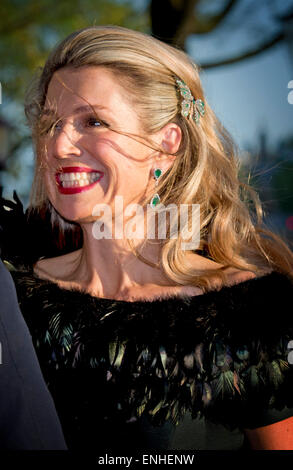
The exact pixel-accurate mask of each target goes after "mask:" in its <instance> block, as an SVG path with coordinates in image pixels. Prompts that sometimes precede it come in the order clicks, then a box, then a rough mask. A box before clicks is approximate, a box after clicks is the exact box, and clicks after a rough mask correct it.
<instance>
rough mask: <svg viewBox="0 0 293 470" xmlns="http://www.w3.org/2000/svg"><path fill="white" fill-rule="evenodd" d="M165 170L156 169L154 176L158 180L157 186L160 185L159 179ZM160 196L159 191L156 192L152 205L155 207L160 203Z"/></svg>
mask: <svg viewBox="0 0 293 470" xmlns="http://www.w3.org/2000/svg"><path fill="white" fill-rule="evenodd" d="M162 173H163V171H162V170H161V168H155V169H154V178H155V180H156V186H158V180H159V178H160V177H161V176H162ZM160 200H161V199H160V196H159V195H158V193H156V194H154V195H153V197H152V200H151V207H152V208H153V209H154V208H155V207H156V206H157V205H158V204H159V203H160Z"/></svg>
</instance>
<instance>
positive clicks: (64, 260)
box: [33, 250, 80, 280]
mask: <svg viewBox="0 0 293 470" xmlns="http://www.w3.org/2000/svg"><path fill="white" fill-rule="evenodd" d="M79 251H80V250H77V251H74V252H72V253H67V254H65V255H61V256H56V257H54V258H43V259H40V260H38V261H37V262H36V263H35V264H34V266H33V271H34V273H35V274H36V275H37V276H38V277H40V278H41V279H48V280H56V279H62V278H66V276H67V275H68V273H69V271H70V268H71V269H72V264H73V263H74V262H75V260H76V259H77V257H78V254H79Z"/></svg>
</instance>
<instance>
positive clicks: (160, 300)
mask: <svg viewBox="0 0 293 470" xmlns="http://www.w3.org/2000/svg"><path fill="white" fill-rule="evenodd" d="M15 272H16V271H14V273H15ZM17 272H19V271H17ZM22 274H25V273H24V272H22ZM27 274H28V275H29V276H30V277H31V278H32V279H34V280H35V281H36V282H38V283H39V284H42V285H44V286H48V285H50V286H51V287H52V288H54V289H56V290H57V291H58V292H60V293H63V294H64V295H66V293H68V294H69V293H72V294H73V295H82V296H85V297H87V298H88V299H91V301H95V302H99V303H102V304H103V305H107V304H108V305H109V304H116V305H121V306H126V305H132V306H134V307H135V306H142V305H146V306H147V305H157V304H160V305H163V304H165V303H168V302H174V301H177V302H179V303H180V302H188V303H190V302H198V301H200V300H204V299H208V298H210V296H214V295H215V294H216V295H221V294H226V293H227V292H234V291H239V289H243V288H247V287H248V286H250V285H254V283H258V282H259V281H264V280H266V279H271V278H274V277H276V278H279V277H280V276H282V277H283V276H284V274H282V273H279V272H278V271H275V270H272V271H270V272H269V273H265V274H262V275H261V276H256V277H253V278H249V279H246V280H244V281H241V282H235V283H232V284H230V285H224V286H222V287H221V288H220V289H216V288H215V289H211V290H209V291H207V292H205V293H204V294H198V295H192V296H190V295H184V294H183V295H182V294H181V295H174V294H170V295H168V296H165V297H155V298H154V299H137V300H133V301H130V300H122V299H121V300H120V299H112V298H108V297H98V296H94V295H91V294H90V293H89V292H86V291H85V290H83V289H74V288H71V289H67V288H66V287H62V286H60V285H59V284H58V283H57V282H54V281H52V280H50V279H43V278H41V277H38V276H37V275H36V274H35V273H34V271H33V267H30V269H29V270H28V271H27Z"/></svg>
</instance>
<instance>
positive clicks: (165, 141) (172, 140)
mask: <svg viewBox="0 0 293 470" xmlns="http://www.w3.org/2000/svg"><path fill="white" fill-rule="evenodd" d="M181 139H182V131H181V129H180V127H179V126H178V125H177V124H175V123H174V122H171V123H169V124H166V126H164V127H163V128H162V129H161V130H160V131H159V132H158V135H157V142H158V143H159V145H160V146H161V147H162V149H163V150H162V152H160V154H159V158H158V159H157V164H158V166H159V167H160V168H162V169H163V170H164V172H165V171H167V170H168V168H169V167H170V166H171V165H172V164H173V162H174V160H175V158H176V155H174V154H175V153H176V152H177V151H178V149H179V147H180V143H181Z"/></svg>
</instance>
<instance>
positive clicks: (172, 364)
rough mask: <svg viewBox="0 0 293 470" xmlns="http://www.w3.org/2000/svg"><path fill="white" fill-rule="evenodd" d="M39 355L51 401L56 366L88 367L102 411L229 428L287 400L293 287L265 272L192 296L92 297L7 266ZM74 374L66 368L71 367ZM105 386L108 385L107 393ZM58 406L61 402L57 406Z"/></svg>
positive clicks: (291, 387)
mask: <svg viewBox="0 0 293 470" xmlns="http://www.w3.org/2000/svg"><path fill="white" fill-rule="evenodd" d="M12 275H13V277H14V280H15V283H16V287H17V293H18V297H19V301H20V306H21V309H22V312H23V314H24V317H25V319H26V321H27V324H28V326H29V329H30V331H31V334H32V338H33V341H34V344H35V347H36V350H37V353H38V357H39V361H40V364H41V367H42V370H43V373H44V376H45V379H46V381H47V383H48V386H49V388H50V386H51V392H52V394H53V396H54V395H55V398H56V400H57V402H58V393H59V391H58V386H56V384H55V385H52V384H54V382H56V381H57V377H58V374H57V371H58V370H59V371H60V370H62V371H65V370H70V371H71V375H72V380H73V382H72V384H71V385H72V386H73V387H74V386H75V387H77V386H78V383H77V382H78V380H79V379H78V377H79V375H78V374H79V372H80V371H81V370H85V369H86V370H89V369H95V371H96V374H97V377H99V388H100V390H103V400H105V399H106V398H105V397H107V395H108V393H109V390H112V392H111V394H110V395H109V396H111V402H109V403H108V405H107V406H105V407H104V408H105V413H108V416H114V415H115V413H116V414H117V413H118V414H119V416H123V417H124V418H123V419H125V421H129V420H134V419H138V418H139V417H140V416H142V415H147V416H148V418H149V419H150V420H151V422H152V423H153V424H154V425H162V424H163V423H164V422H165V421H166V420H169V419H170V420H171V421H172V422H173V423H174V424H178V423H179V422H180V420H181V419H182V418H183V417H184V415H185V413H186V411H189V412H191V414H192V416H193V417H196V416H205V417H206V418H208V419H210V420H212V421H214V422H217V423H221V424H224V425H225V426H227V427H229V428H230V429H233V428H235V427H239V426H242V425H245V426H249V422H248V421H247V420H248V416H251V412H252V411H253V412H254V410H257V408H258V407H259V408H261V409H268V408H270V407H275V408H278V409H282V408H283V407H284V406H288V407H290V406H292V405H293V402H292V397H293V393H292V392H293V365H291V364H289V363H288V354H289V350H288V349H287V347H288V342H289V341H290V340H291V339H293V316H292V311H291V309H290V308H289V305H290V302H292V293H293V285H292V283H291V281H290V280H289V279H288V278H287V277H286V276H285V275H283V274H280V273H277V272H272V273H270V274H267V275H265V276H263V277H261V278H256V279H251V280H248V281H245V282H243V283H241V284H238V285H234V286H232V287H224V288H222V289H221V290H220V291H212V292H209V293H207V294H205V295H202V296H198V297H192V298H171V299H170V298H168V299H163V300H155V301H146V302H144V301H137V302H126V301H113V300H110V299H98V298H95V297H92V296H90V295H89V294H86V293H82V292H80V291H68V290H65V289H62V288H60V287H58V286H57V285H56V284H53V283H51V282H49V281H44V280H41V279H37V278H35V277H34V276H33V275H32V273H29V272H27V273H24V272H17V271H16V272H12ZM74 371H75V372H74ZM113 390H115V393H114V396H115V400H114V399H113ZM62 406H66V404H64V403H63V405H62Z"/></svg>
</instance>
